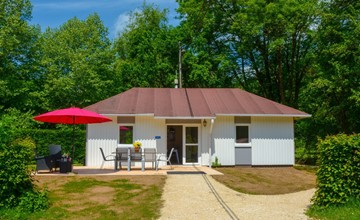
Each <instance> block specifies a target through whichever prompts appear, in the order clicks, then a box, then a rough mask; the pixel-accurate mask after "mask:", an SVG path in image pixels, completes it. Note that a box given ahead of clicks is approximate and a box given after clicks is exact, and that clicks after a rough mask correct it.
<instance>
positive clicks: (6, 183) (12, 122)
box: [0, 110, 47, 211]
mask: <svg viewBox="0 0 360 220" xmlns="http://www.w3.org/2000/svg"><path fill="white" fill-rule="evenodd" d="M17 115H18V116H17ZM27 116H29V114H22V113H20V112H18V111H16V110H11V111H10V112H8V113H7V114H4V115H3V116H2V117H1V120H0V186H1V187H0V209H1V208H14V207H17V206H18V205H19V204H20V203H22V204H23V205H22V206H23V207H24V209H26V210H30V211H33V210H38V209H39V208H40V207H45V206H46V205H39V204H45V203H44V200H47V197H46V193H45V192H38V191H36V190H35V188H34V185H33V179H32V176H31V173H30V170H29V169H28V166H27V165H28V163H29V162H30V161H31V160H33V158H34V148H35V143H34V141H33V140H32V139H31V138H29V137H21V135H19V133H20V132H19V131H20V129H24V128H25V127H26V126H24V125H25V124H26V123H31V122H29V120H31V118H30V117H27ZM26 198H32V199H26ZM24 200H27V202H28V203H29V204H27V205H26V207H25V206H24V203H25V202H22V201H24ZM28 207H32V208H30V209H28Z"/></svg>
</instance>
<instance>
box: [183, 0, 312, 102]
mask: <svg viewBox="0 0 360 220" xmlns="http://www.w3.org/2000/svg"><path fill="white" fill-rule="evenodd" d="M178 2H179V4H180V7H179V12H180V14H181V16H182V17H183V22H182V25H181V26H182V30H183V31H182V32H184V33H185V34H184V35H185V39H184V43H185V44H186V45H187V47H188V48H189V52H190V53H191V54H192V55H193V56H196V57H197V60H198V61H199V62H198V63H196V64H197V65H201V67H202V68H199V67H198V66H197V65H195V64H193V65H192V66H194V67H197V68H196V69H191V73H188V74H189V76H188V77H189V79H190V80H191V79H192V78H195V77H197V76H198V75H199V72H201V73H202V75H206V78H207V79H209V81H210V82H215V87H218V86H219V87H232V86H235V85H236V86H241V87H243V88H245V89H247V90H251V91H252V92H255V93H258V94H261V95H263V96H265V97H267V98H270V99H272V100H275V101H278V102H281V103H284V104H288V105H291V106H295V107H296V106H297V104H298V98H299V93H300V89H301V87H302V86H303V84H302V82H303V81H304V79H305V78H306V77H307V75H308V74H309V73H310V72H311V68H312V60H313V59H312V48H311V45H312V41H313V33H314V32H313V31H312V29H311V25H313V24H314V21H316V20H315V18H316V16H317V10H316V9H317V7H316V6H317V1H316V0H311V1H305V0H302V1H289V0H278V1H263V0H261V1H258V0H249V1H232V0H220V1H197V0H186V1H178ZM185 62H186V60H185ZM197 70H198V71H197ZM206 70H207V71H206ZM193 74H196V75H195V76H193ZM214 75H215V76H214ZM214 78H216V79H217V80H215V81H213V79H214ZM196 79H197V80H196V82H198V83H200V82H202V80H203V77H197V78H196ZM208 86H209V85H208Z"/></svg>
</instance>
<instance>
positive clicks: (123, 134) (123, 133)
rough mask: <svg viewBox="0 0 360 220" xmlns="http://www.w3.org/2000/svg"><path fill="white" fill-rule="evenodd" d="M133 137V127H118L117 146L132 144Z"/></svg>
mask: <svg viewBox="0 0 360 220" xmlns="http://www.w3.org/2000/svg"><path fill="white" fill-rule="evenodd" d="M133 137H134V130H133V126H128V125H120V126H119V144H132V142H133Z"/></svg>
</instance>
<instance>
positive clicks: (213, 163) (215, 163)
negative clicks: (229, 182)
mask: <svg viewBox="0 0 360 220" xmlns="http://www.w3.org/2000/svg"><path fill="white" fill-rule="evenodd" d="M211 166H212V167H214V168H216V167H221V163H220V162H219V159H218V157H215V161H214V162H212V164H211Z"/></svg>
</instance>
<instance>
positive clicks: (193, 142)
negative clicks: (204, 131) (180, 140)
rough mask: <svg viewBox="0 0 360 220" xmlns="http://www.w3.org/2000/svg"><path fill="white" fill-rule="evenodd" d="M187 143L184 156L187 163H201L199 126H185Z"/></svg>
mask: <svg viewBox="0 0 360 220" xmlns="http://www.w3.org/2000/svg"><path fill="white" fill-rule="evenodd" d="M184 139H185V145H184V154H185V157H184V158H183V160H184V163H185V164H193V163H196V164H197V163H199V127H198V126H186V127H185V138H184Z"/></svg>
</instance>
